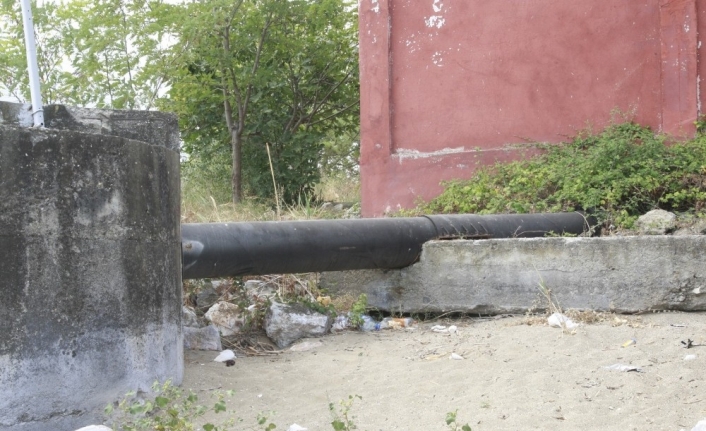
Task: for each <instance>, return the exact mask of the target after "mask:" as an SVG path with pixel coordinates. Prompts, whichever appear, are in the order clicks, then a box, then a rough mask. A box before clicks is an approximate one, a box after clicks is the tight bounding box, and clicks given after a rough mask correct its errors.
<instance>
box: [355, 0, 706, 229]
mask: <svg viewBox="0 0 706 431" xmlns="http://www.w3.org/2000/svg"><path fill="white" fill-rule="evenodd" d="M359 8H360V56H361V57H360V71H361V134H362V136H361V180H362V207H363V208H362V209H363V215H364V216H368V217H369V216H379V215H382V214H384V213H385V212H388V211H394V210H396V209H398V208H408V207H411V206H413V205H414V203H415V200H416V199H418V198H422V199H430V198H432V197H434V196H436V195H437V194H438V193H440V192H441V190H442V188H441V186H440V185H439V182H440V181H442V180H447V179H452V178H467V177H469V176H470V175H471V174H472V172H473V171H474V169H475V168H476V167H477V166H478V164H488V163H493V162H495V161H497V160H510V159H513V158H517V157H521V156H522V155H523V154H526V153H527V152H528V151H529V152H531V151H532V150H531V149H528V148H529V146H528V143H529V142H537V141H542V142H558V141H561V140H566V139H567V138H568V137H571V136H573V135H575V134H576V132H577V131H579V130H582V129H585V128H586V127H587V126H589V125H590V126H593V127H594V128H596V129H599V128H601V127H603V126H604V125H606V124H607V123H608V122H609V121H610V119H611V112H612V111H615V110H616V109H617V110H619V111H620V112H622V113H624V114H626V115H628V117H629V118H630V119H634V120H635V121H637V122H639V123H641V124H646V125H649V126H651V127H652V128H653V129H654V130H657V131H661V132H665V133H669V134H672V135H675V136H677V137H687V136H691V135H693V133H694V124H693V122H694V120H695V119H696V118H697V116H698V115H699V114H700V105H701V103H700V102H701V100H699V99H702V98H703V95H701V94H700V92H699V89H698V85H699V76H700V75H701V76H706V70H702V68H705V67H706V65H701V64H700V63H698V56H699V52H700V51H701V50H702V49H706V48H704V47H702V46H701V43H700V40H699V39H698V37H697V35H698V30H700V29H702V30H703V31H706V27H705V26H706V0H671V1H666V0H592V1H586V0H561V1H556V0H517V1H512V2H508V1H498V0H496V1H487V0H423V1H420V0H361V2H360V4H359Z"/></svg>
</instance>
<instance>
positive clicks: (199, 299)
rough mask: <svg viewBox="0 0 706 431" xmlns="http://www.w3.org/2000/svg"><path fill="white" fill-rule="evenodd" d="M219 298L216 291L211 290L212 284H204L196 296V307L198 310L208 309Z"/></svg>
mask: <svg viewBox="0 0 706 431" xmlns="http://www.w3.org/2000/svg"><path fill="white" fill-rule="evenodd" d="M220 297H221V296H220V295H219V294H218V292H216V289H214V288H213V284H211V283H206V285H204V287H203V288H201V290H200V291H199V293H198V294H196V305H197V306H198V307H199V308H208V307H210V306H211V305H213V304H215V303H216V301H218V299H219V298H220Z"/></svg>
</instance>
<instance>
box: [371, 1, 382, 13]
mask: <svg viewBox="0 0 706 431" xmlns="http://www.w3.org/2000/svg"><path fill="white" fill-rule="evenodd" d="M371 1H372V2H373V7H372V9H370V10H371V11H373V12H375V13H380V3H378V0H371Z"/></svg>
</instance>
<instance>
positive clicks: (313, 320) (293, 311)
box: [265, 303, 332, 349]
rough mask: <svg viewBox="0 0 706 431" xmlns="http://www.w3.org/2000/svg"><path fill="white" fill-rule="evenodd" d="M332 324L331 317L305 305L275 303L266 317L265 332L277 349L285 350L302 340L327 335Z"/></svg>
mask: <svg viewBox="0 0 706 431" xmlns="http://www.w3.org/2000/svg"><path fill="white" fill-rule="evenodd" d="M331 323H332V319H331V316H327V315H325V314H321V313H319V312H316V311H314V310H312V309H310V308H308V307H306V306H305V305H303V304H280V303H273V304H272V305H271V306H270V308H269V309H268V310H267V314H266V315H265V332H266V333H267V336H268V337H270V339H271V340H272V341H274V342H275V344H277V347H279V348H280V349H283V348H285V347H287V346H289V345H291V344H292V343H293V342H295V341H296V340H299V339H301V338H306V337H319V336H322V335H325V334H326V333H328V332H329V330H330V329H331Z"/></svg>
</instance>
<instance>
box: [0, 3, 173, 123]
mask: <svg viewBox="0 0 706 431" xmlns="http://www.w3.org/2000/svg"><path fill="white" fill-rule="evenodd" d="M0 1H2V3H0V24H2V25H0V93H4V94H5V95H12V96H14V97H15V98H16V99H18V100H20V101H25V100H28V99H29V88H28V83H27V72H26V69H27V61H26V57H25V48H24V34H23V26H22V18H21V17H22V15H21V11H20V7H19V2H18V1H16V0H0ZM32 9H33V17H34V29H35V35H36V39H37V62H38V66H39V72H40V81H41V86H42V88H41V90H42V99H43V102H44V103H46V104H51V103H65V104H70V105H78V106H98V107H106V108H116V109H152V108H154V106H155V103H156V101H157V99H158V97H160V96H161V95H163V93H164V92H165V89H166V86H167V85H168V83H169V79H170V76H169V75H170V72H171V70H172V69H171V67H170V66H171V64H173V62H174V61H175V59H176V57H177V54H178V50H171V49H170V43H169V41H170V40H175V37H176V35H175V34H174V33H173V32H172V29H173V28H174V21H175V19H176V18H177V17H178V16H179V13H178V11H179V10H180V9H181V8H180V7H179V6H174V5H170V4H168V3H164V2H162V1H161V0H96V1H88V0H71V1H66V2H54V1H43V2H40V1H37V2H35V3H34V4H33V7H32Z"/></svg>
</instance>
